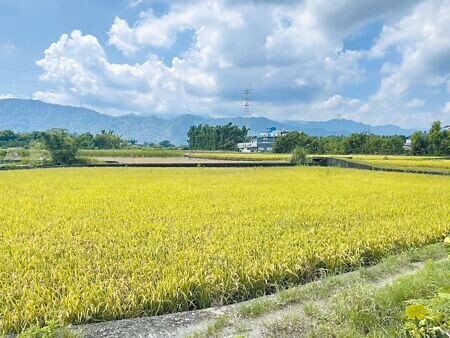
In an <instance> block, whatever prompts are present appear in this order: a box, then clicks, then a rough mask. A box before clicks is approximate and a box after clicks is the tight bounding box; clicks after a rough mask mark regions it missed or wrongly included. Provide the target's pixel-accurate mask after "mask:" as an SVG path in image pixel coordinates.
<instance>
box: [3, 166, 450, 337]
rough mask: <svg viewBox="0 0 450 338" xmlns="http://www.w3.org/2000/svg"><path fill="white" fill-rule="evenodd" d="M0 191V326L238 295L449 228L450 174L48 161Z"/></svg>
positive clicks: (6, 329)
mask: <svg viewBox="0 0 450 338" xmlns="http://www.w3.org/2000/svg"><path fill="white" fill-rule="evenodd" d="M0 189H1V192H2V194H1V195H0V334H7V333H13V332H20V331H21V330H23V329H24V328H26V327H28V326H30V325H36V324H37V325H44V324H45V323H47V322H49V321H56V322H58V323H60V324H67V323H81V322H86V321H94V320H108V319H115V318H126V317H135V316H143V315H154V314H162V313H167V312H174V311H182V310H188V309H194V308H204V307H208V306H211V305H218V304H224V303H231V302H236V301H240V300H243V299H248V298H251V297H256V296H259V295H262V294H265V293H269V292H273V291H274V290H275V289H276V288H277V287H278V286H280V285H281V286H287V285H289V284H295V283H300V282H302V281H305V280H308V279H310V278H312V277H314V276H316V275H318V274H321V273H323V271H324V270H323V269H328V270H331V271H334V272H342V271H347V270H349V269H351V268H352V267H355V266H358V265H361V264H367V263H370V262H373V261H375V260H377V259H378V258H380V257H381V256H383V255H386V254H388V253H391V252H393V251H397V250H401V249H402V248H405V247H410V246H419V245H423V244H425V243H430V242H434V241H438V240H442V238H443V237H444V235H445V234H447V233H449V232H450V222H449V220H450V207H449V201H450V178H449V177H445V176H428V175H414V174H401V173H384V172H371V171H357V170H350V169H339V168H312V167H293V168H235V169H230V168H227V169H219V168H210V169H207V168H190V169H186V168H185V169H167V168H166V169H163V168H160V169H148V168H78V169H44V170H42V169H39V170H29V171H26V170H23V171H8V172H0Z"/></svg>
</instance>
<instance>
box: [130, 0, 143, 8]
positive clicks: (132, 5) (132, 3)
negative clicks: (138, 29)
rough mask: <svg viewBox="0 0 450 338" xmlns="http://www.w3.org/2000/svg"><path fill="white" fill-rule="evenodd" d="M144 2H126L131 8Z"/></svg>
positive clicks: (139, 0)
mask: <svg viewBox="0 0 450 338" xmlns="http://www.w3.org/2000/svg"><path fill="white" fill-rule="evenodd" d="M143 2H144V0H128V4H129V5H130V6H131V7H136V6H139V5H140V4H142V3H143Z"/></svg>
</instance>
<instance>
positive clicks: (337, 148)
mask: <svg viewBox="0 0 450 338" xmlns="http://www.w3.org/2000/svg"><path fill="white" fill-rule="evenodd" d="M404 144H405V137H403V136H378V135H374V134H364V133H363V134H352V135H350V136H326V137H315V136H310V135H307V134H305V133H304V132H292V133H288V134H286V135H283V136H279V137H278V138H277V139H276V141H275V145H274V152H275V153H290V152H292V151H293V150H294V149H295V147H302V148H305V149H306V150H307V151H308V152H309V153H312V154H386V155H395V154H403V153H404V150H403V145H404Z"/></svg>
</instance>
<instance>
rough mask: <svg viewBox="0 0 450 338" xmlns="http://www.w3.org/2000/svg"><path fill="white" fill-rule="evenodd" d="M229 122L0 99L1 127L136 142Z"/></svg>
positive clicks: (289, 125) (351, 125) (181, 136)
mask: <svg viewBox="0 0 450 338" xmlns="http://www.w3.org/2000/svg"><path fill="white" fill-rule="evenodd" d="M228 122H232V123H233V124H236V125H238V126H242V125H244V120H243V118H241V117H237V118H211V117H204V116H198V115H191V114H185V115H180V116H177V117H174V118H170V119H164V118H161V117H157V116H150V115H135V114H129V115H123V116H110V115H106V114H101V113H99V112H96V111H94V110H91V109H86V108H82V107H71V106H62V105H56V104H49V103H45V102H41V101H37V100H24V99H4V100H0V130H4V129H11V130H14V131H34V130H39V131H42V130H47V129H51V128H65V129H68V130H69V131H70V132H75V133H84V132H91V133H99V132H100V131H101V130H107V131H109V130H113V131H115V132H116V133H118V134H120V135H121V136H122V137H124V138H126V139H136V140H138V141H139V142H145V141H146V142H159V141H161V140H166V139H167V140H170V141H171V142H172V143H175V144H177V145H180V144H186V143H187V131H188V130H189V127H190V126H192V125H198V124H210V125H220V124H226V123H228ZM248 126H249V127H250V134H257V133H258V132H262V131H265V130H266V128H270V127H276V128H277V129H285V130H290V131H303V132H305V133H307V134H309V135H313V136H326V135H334V134H339V135H341V134H342V135H349V134H351V133H359V132H366V131H370V132H372V133H375V134H379V135H394V134H400V135H410V134H412V132H413V130H408V129H402V128H400V127H397V126H394V125H386V126H369V125H367V124H363V123H358V122H355V121H351V120H329V121H321V122H308V121H284V122H279V121H274V120H270V119H268V118H264V117H252V118H250V119H248Z"/></svg>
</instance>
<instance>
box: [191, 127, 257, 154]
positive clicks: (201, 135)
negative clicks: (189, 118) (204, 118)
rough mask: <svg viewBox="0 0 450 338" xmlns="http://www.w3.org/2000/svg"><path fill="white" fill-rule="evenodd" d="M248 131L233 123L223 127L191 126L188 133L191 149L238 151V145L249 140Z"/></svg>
mask: <svg viewBox="0 0 450 338" xmlns="http://www.w3.org/2000/svg"><path fill="white" fill-rule="evenodd" d="M248 131H249V130H248V129H247V128H246V127H242V128H239V127H238V126H236V125H233V124H232V123H228V124H225V125H223V126H209V125H207V124H204V125H202V124H200V125H198V126H191V127H190V128H189V131H188V134H187V136H188V144H189V148H190V149H201V150H237V143H239V142H244V141H245V140H246V139H247V133H248Z"/></svg>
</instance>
